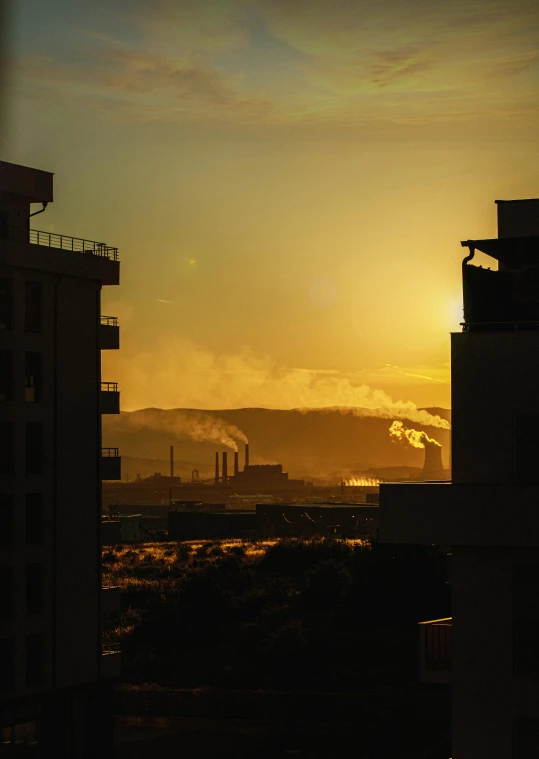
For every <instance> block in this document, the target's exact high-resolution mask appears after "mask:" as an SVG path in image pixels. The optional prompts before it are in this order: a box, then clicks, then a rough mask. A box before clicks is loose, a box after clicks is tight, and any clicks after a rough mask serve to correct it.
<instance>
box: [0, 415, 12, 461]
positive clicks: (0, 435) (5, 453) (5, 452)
mask: <svg viewBox="0 0 539 759" xmlns="http://www.w3.org/2000/svg"><path fill="white" fill-rule="evenodd" d="M12 472H13V422H0V474H11V473H12Z"/></svg>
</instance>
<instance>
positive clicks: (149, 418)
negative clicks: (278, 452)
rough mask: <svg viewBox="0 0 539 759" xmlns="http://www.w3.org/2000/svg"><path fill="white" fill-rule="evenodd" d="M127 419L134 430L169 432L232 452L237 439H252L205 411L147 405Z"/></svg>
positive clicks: (133, 412)
mask: <svg viewBox="0 0 539 759" xmlns="http://www.w3.org/2000/svg"><path fill="white" fill-rule="evenodd" d="M127 421H128V424H129V425H130V426H132V427H133V428H135V429H148V430H155V431H156V432H169V433H172V434H173V435H177V436H178V437H188V438H190V439H191V440H196V441H197V442H199V443H216V444H219V445H224V446H226V447H227V448H231V449H232V450H233V451H237V450H238V442H241V443H248V442H249V441H248V440H247V436H246V435H245V433H244V432H242V431H241V430H240V429H239V428H238V427H236V425H234V424H229V422H227V421H225V420H224V419H221V418H220V417H217V416H213V415H212V414H208V413H205V412H204V411H194V410H193V411H185V410H173V409H168V410H163V409H158V408H147V409H142V410H141V411H132V412H128V413H127Z"/></svg>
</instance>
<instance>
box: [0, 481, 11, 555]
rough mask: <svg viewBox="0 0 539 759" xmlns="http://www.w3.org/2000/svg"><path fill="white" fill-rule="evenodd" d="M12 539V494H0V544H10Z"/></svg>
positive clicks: (5, 545)
mask: <svg viewBox="0 0 539 759" xmlns="http://www.w3.org/2000/svg"><path fill="white" fill-rule="evenodd" d="M12 540H13V496H12V495H10V494H7V493H2V494H0V546H4V547H7V546H10V545H11V542H12Z"/></svg>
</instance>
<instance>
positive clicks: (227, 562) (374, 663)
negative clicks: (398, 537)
mask: <svg viewBox="0 0 539 759" xmlns="http://www.w3.org/2000/svg"><path fill="white" fill-rule="evenodd" d="M104 560H105V566H106V567H107V574H108V581H109V582H112V583H114V582H121V583H122V585H123V588H124V610H123V612H122V617H121V618H120V619H118V620H116V623H117V624H116V630H115V632H113V633H111V635H118V634H123V636H124V640H123V643H122V661H123V667H124V670H123V679H124V681H125V682H126V683H131V684H132V686H131V687H125V686H124V688H123V689H119V690H118V691H117V693H116V714H117V715H118V717H117V719H118V720H119V722H118V725H117V730H118V733H117V737H118V745H117V752H118V753H117V756H118V759H121V758H122V757H123V756H133V757H136V756H150V753H149V752H150V751H151V755H152V756H154V755H155V756H159V757H162V759H165V758H166V757H167V756H185V757H190V756H193V757H195V756H196V757H198V756H200V757H203V756H208V757H209V756H215V757H251V756H253V757H254V756H268V757H269V756H288V755H297V756H305V757H307V756H308V757H317V758H318V757H320V758H322V757H337V756H339V757H340V756H350V755H352V756H356V757H358V758H359V759H363V758H365V759H367V758H368V759H378V757H380V758H382V757H388V758H389V757H391V759H397V758H398V757H402V758H403V759H404V758H405V757H406V758H407V759H411V757H418V759H419V757H424V759H428V757H430V758H431V759H438V757H439V758H440V759H448V757H449V756H450V751H449V748H448V745H447V742H446V736H448V735H449V719H450V715H449V694H448V693H447V691H446V690H444V688H441V689H437V688H435V687H433V686H431V687H429V686H425V685H421V684H419V683H418V682H417V680H418V671H417V661H418V656H417V653H418V633H417V622H418V621H420V620H424V619H429V618H434V617H441V616H447V615H448V613H449V612H450V608H449V591H448V585H447V583H446V567H445V561H446V559H445V558H444V557H443V556H442V555H440V554H439V553H437V552H435V551H431V550H429V549H425V548H413V547H389V546H380V545H377V544H374V545H366V544H360V543H358V542H355V543H352V542H349V541H342V540H313V541H282V542H278V543H275V544H273V545H269V546H268V545H266V546H265V547H263V548H262V549H260V548H257V547H256V546H250V545H249V544H245V545H237V544H236V545H227V544H202V545H200V544H199V546H198V548H197V550H193V547H192V546H190V545H188V544H170V543H169V544H164V545H161V547H160V548H157V547H156V548H155V550H153V549H151V550H150V549H149V548H147V547H146V548H144V549H142V548H140V549H137V550H133V549H130V550H126V549H125V547H117V548H116V549H112V550H110V551H108V552H106V554H105V556H104ZM145 683H154V684H158V686H159V687H158V686H157V685H154V686H153V687H151V688H148V687H147V686H145V685H144V684H145ZM201 686H204V687H201ZM122 715H123V716H122ZM134 715H140V716H143V717H144V719H145V721H146V724H147V725H148V726H146V727H142V726H140V727H136V726H131V727H130V726H128V725H126V724H125V722H126V718H127V717H130V716H134ZM155 718H161V720H160V721H159V719H158V720H157V722H156V721H155ZM162 718H168V722H167V721H163V719H162ZM122 720H123V723H124V724H121V722H122ZM152 721H153V726H152ZM156 724H166V727H156V726H155V725H156ZM144 736H147V737H144ZM135 738H137V740H135ZM444 742H445V745H442V744H444ZM157 746H159V747H160V748H159V751H158V752H157V753H156V750H157ZM144 751H146V752H147V753H144ZM291 751H292V752H300V753H295V754H290V753H286V752H291ZM122 752H123V753H122ZM136 752H138V753H136ZM174 752H176V753H174Z"/></svg>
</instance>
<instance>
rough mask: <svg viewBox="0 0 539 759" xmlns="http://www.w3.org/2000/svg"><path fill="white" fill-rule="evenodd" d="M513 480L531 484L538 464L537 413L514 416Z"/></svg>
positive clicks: (538, 420)
mask: <svg viewBox="0 0 539 759" xmlns="http://www.w3.org/2000/svg"><path fill="white" fill-rule="evenodd" d="M514 428H515V449H514V459H515V482H516V483H518V484H521V485H525V484H530V485H531V484H533V483H534V482H535V480H536V476H535V471H536V469H537V466H538V465H539V414H528V415H526V416H517V417H515V427H514Z"/></svg>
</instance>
